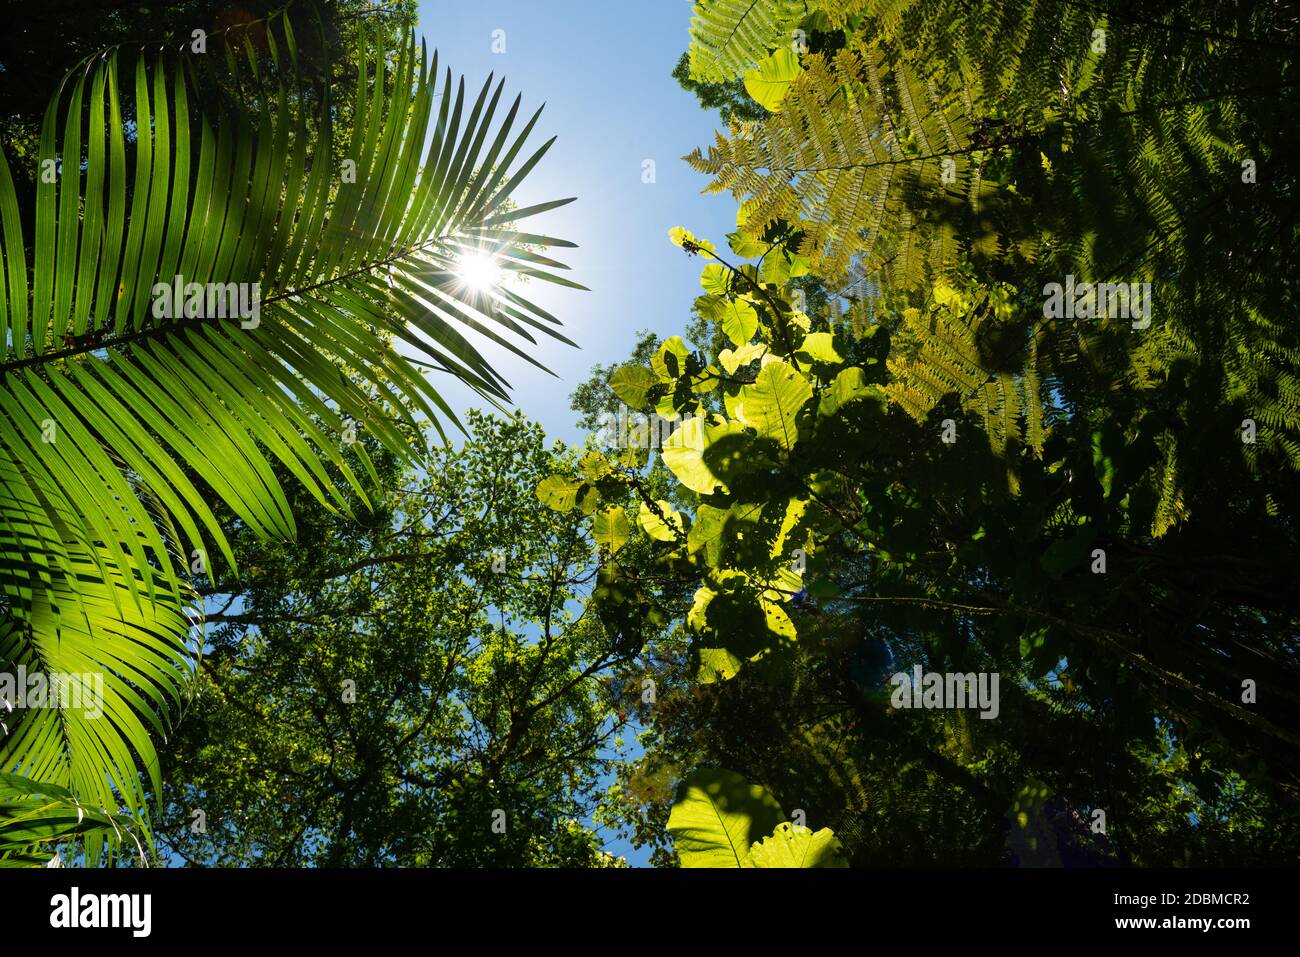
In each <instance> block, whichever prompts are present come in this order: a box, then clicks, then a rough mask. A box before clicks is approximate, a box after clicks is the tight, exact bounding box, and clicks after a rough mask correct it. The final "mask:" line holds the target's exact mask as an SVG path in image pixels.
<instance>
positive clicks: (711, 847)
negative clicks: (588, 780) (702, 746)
mask: <svg viewBox="0 0 1300 957" xmlns="http://www.w3.org/2000/svg"><path fill="white" fill-rule="evenodd" d="M784 818H785V815H784V814H783V813H782V812H781V806H780V805H779V804H777V802H776V799H775V798H774V797H773V796H772V795H771V793H770V792H769V791H768V790H767V789H766V788H763V787H760V786H758V785H756V784H749V783H748V782H747V781H745V779H744V778H742V777H741V776H740V775H739V774H736V773H734V772H732V771H722V770H713V769H701V770H698V771H695V772H693V773H692V774H690V775H689V776H688V777H687V778H686V780H685V781H683V782H682V783H681V785H680V786H679V787H678V796H677V800H676V801H675V802H674V803H673V808H672V811H671V812H670V813H669V815H668V834H669V836H670V837H671V838H672V841H673V847H674V849H675V850H676V851H677V856H678V857H679V858H680V859H681V862H682V866H683V867H742V866H744V863H745V860H746V859H747V858H748V857H749V851H750V847H751V846H752V845H753V844H754V843H755V842H756V841H758V840H759V839H760V838H761V837H762V835H765V834H771V833H772V832H773V831H775V830H776V828H777V825H778V824H780V823H781V821H782V820H783V819H784Z"/></svg>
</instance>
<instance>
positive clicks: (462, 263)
mask: <svg viewBox="0 0 1300 957" xmlns="http://www.w3.org/2000/svg"><path fill="white" fill-rule="evenodd" d="M456 276H457V278H459V279H460V281H461V282H462V283H464V284H465V286H466V287H467V288H469V289H472V290H474V291H475V292H487V291H488V290H490V289H495V288H496V287H497V286H499V285H501V280H502V279H503V278H505V277H504V273H503V270H502V269H501V264H500V263H499V262H498V261H497V259H496V257H495V256H491V255H488V254H487V253H481V252H467V253H465V254H464V255H462V256H460V257H459V258H458V259H457V262H456Z"/></svg>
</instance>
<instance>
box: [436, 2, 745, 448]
mask: <svg viewBox="0 0 1300 957" xmlns="http://www.w3.org/2000/svg"><path fill="white" fill-rule="evenodd" d="M690 13H691V6H690V4H689V3H687V2H685V0H658V2H655V3H631V2H622V3H600V4H594V3H591V2H589V0H586V2H580V0H545V2H538V0H478V2H475V3H469V4H445V3H434V2H432V0H424V2H422V3H421V4H420V26H419V29H420V32H421V33H423V35H424V36H425V38H426V39H427V41H428V44H429V48H430V50H431V51H432V50H433V49H434V48H436V49H437V50H438V51H439V54H440V57H439V68H440V70H441V68H442V65H443V64H445V65H446V66H448V67H450V68H451V70H452V72H453V74H456V73H459V74H462V75H464V76H465V81H466V91H467V94H470V93H472V95H477V93H478V90H479V88H480V87H481V86H482V84H483V81H484V80H485V79H487V77H488V74H490V73H494V74H495V77H496V79H498V80H499V79H501V78H502V77H504V78H505V80H506V92H505V94H504V95H503V102H508V101H509V100H513V97H514V95H515V94H516V93H522V94H523V104H522V107H521V115H523V116H527V115H531V111H532V110H535V109H536V108H537V107H538V106H540V105H542V104H543V103H545V104H546V109H545V110H544V111H543V113H542V117H541V119H540V120H539V121H538V125H537V127H536V128H535V129H534V132H533V135H532V136H531V137H530V141H532V142H533V145H534V148H536V147H539V146H541V145H542V143H544V142H545V141H546V140H547V139H548V138H550V137H551V136H557V137H558V139H557V141H556V142H555V144H554V145H553V146H552V147H551V151H550V152H549V153H548V154H547V156H546V157H545V158H544V159H543V160H542V162H541V164H540V165H539V166H538V167H537V169H535V170H534V171H533V173H532V174H531V176H530V177H529V179H528V181H527V182H526V183H524V184H523V185H522V186H521V187H520V189H519V190H518V192H517V194H516V198H517V199H518V201H519V203H520V205H530V204H532V203H537V202H544V201H546V200H551V199H559V198H562V197H567V196H576V197H577V198H578V199H577V202H575V203H571V204H570V205H568V206H565V207H562V208H560V209H558V210H553V211H551V212H548V213H543V214H541V215H539V216H537V217H535V218H533V219H529V220H525V221H524V222H525V223H526V224H527V228H528V229H530V230H531V231H537V232H545V233H547V234H548V235H552V236H558V237H561V238H564V239H568V240H570V241H572V242H576V243H577V244H578V245H579V248H578V249H574V250H559V251H558V252H559V253H560V255H558V256H556V257H555V258H558V259H561V260H562V261H564V262H565V263H567V264H568V265H570V266H571V267H572V271H571V272H570V273H568V275H569V276H570V277H572V278H573V279H576V280H577V281H578V282H580V283H582V284H583V285H585V286H588V287H589V288H590V290H591V291H590V292H577V291H574V290H569V289H564V288H561V287H557V286H552V285H551V284H549V283H541V282H537V281H532V282H530V283H529V284H528V287H527V290H526V294H527V295H528V296H529V297H530V298H535V299H536V301H537V303H538V305H540V306H542V307H543V308H546V309H547V310H548V311H550V312H551V313H552V314H553V315H555V316H557V317H558V318H560V319H561V320H562V321H563V322H564V327H565V328H564V332H565V334H566V335H567V336H568V337H569V338H570V339H572V340H573V341H574V342H577V343H578V344H579V345H580V346H581V347H582V348H581V349H574V348H572V347H570V346H566V345H564V344H563V343H559V342H556V341H554V340H547V339H539V344H538V347H537V348H536V350H535V352H534V353H533V354H534V356H535V358H537V359H538V360H539V361H540V362H542V363H543V364H544V365H546V366H547V367H548V368H549V369H551V370H552V371H553V372H554V373H555V374H556V376H558V379H557V378H553V377H551V376H548V375H546V374H545V373H542V372H540V371H538V370H537V369H535V368H533V367H532V366H529V365H528V363H526V362H524V361H523V360H521V359H519V358H518V357H516V356H513V355H511V354H510V353H509V352H507V351H506V350H504V349H501V348H500V347H497V346H495V345H493V344H491V343H483V345H482V351H483V352H484V354H485V355H486V356H487V357H488V359H489V360H490V361H491V362H492V363H493V365H494V366H495V367H496V369H497V370H498V371H499V372H500V373H501V374H502V375H503V376H504V377H505V378H506V379H507V381H509V382H510V384H511V386H512V387H513V397H514V400H515V403H516V404H517V405H518V406H519V408H521V409H522V410H523V411H524V412H525V414H527V415H528V416H530V417H531V418H533V419H535V420H537V421H539V422H540V423H541V424H542V425H543V426H544V427H545V428H546V431H547V433H548V434H549V435H550V436H552V437H554V438H563V439H566V440H568V441H576V440H578V439H579V435H578V432H577V429H576V428H575V426H574V420H575V418H576V416H575V415H574V414H573V413H572V412H571V411H570V410H569V394H570V393H571V392H572V391H573V389H574V387H575V386H576V385H577V384H578V383H580V382H582V381H583V380H584V379H586V377H587V375H588V373H589V372H590V370H591V367H592V366H593V365H594V364H596V363H598V362H599V363H607V362H610V361H613V360H616V359H617V360H622V359H625V358H627V355H628V353H629V351H630V350H631V348H632V344H633V342H634V337H635V333H636V331H637V330H639V329H647V328H648V329H653V330H655V331H657V332H659V333H660V334H661V335H663V336H665V337H666V336H670V335H676V334H678V333H680V332H681V331H682V329H683V328H684V327H685V325H686V322H687V320H688V318H689V315H690V307H691V303H692V302H693V300H694V299H695V297H696V296H697V295H699V294H700V287H699V274H700V263H699V262H698V261H696V260H693V259H691V258H689V257H688V256H686V255H685V254H684V253H683V252H682V251H681V250H680V249H678V248H677V247H675V246H673V245H672V244H671V243H670V242H669V241H668V235H667V234H668V230H669V229H670V228H671V227H673V226H679V225H680V226H686V227H687V228H688V229H690V230H691V231H692V232H694V233H696V234H697V235H701V236H707V237H710V238H712V239H715V240H720V239H721V238H722V236H723V234H724V233H726V232H730V231H731V230H733V229H734V228H735V214H736V203H735V201H734V200H733V199H732V198H731V197H730V196H729V195H727V194H722V195H709V196H704V195H701V192H700V191H701V189H702V188H703V187H704V186H705V184H706V183H707V181H708V180H707V177H704V176H702V175H700V174H698V173H696V172H695V171H694V170H692V169H691V168H690V167H689V166H687V165H686V163H684V162H683V161H682V160H681V157H682V156H683V155H684V154H686V153H688V152H690V150H692V149H694V148H695V147H696V146H703V145H706V144H708V143H710V142H712V139H713V131H714V129H715V128H716V127H717V126H718V125H719V122H720V121H719V119H718V116H717V114H716V113H712V112H706V111H705V110H703V109H702V108H701V107H700V106H699V103H698V101H697V100H696V99H695V97H694V96H693V95H691V94H690V93H687V92H686V91H685V90H683V89H681V87H679V86H678V85H677V81H676V80H674V79H673V78H672V76H671V75H670V74H671V73H672V69H673V67H674V66H675V65H676V63H677V59H678V58H679V57H680V56H681V54H682V52H683V51H684V50H685V49H686V46H687V43H688V36H687V28H688V26H689V24H690ZM496 30H503V31H505V33H504V39H505V52H504V53H493V52H492V46H493V31H496ZM647 159H650V160H653V161H654V162H655V180H656V181H655V182H654V183H650V184H647V183H643V182H642V169H643V165H642V164H643V163H644V161H645V160H647ZM480 341H481V340H478V339H476V340H475V342H476V344H478V343H479V342H480ZM438 386H439V388H440V389H441V390H443V391H444V394H445V395H446V396H447V398H448V401H449V402H450V404H451V405H452V407H453V408H455V409H457V410H458V411H460V410H462V409H465V408H467V407H469V406H471V405H473V404H476V403H475V402H474V397H473V396H472V394H470V393H469V391H468V390H466V389H464V388H462V387H460V386H458V385H456V384H455V383H453V382H451V381H449V380H445V379H444V380H442V381H439V382H438ZM477 404H482V403H481V402H479V403H477Z"/></svg>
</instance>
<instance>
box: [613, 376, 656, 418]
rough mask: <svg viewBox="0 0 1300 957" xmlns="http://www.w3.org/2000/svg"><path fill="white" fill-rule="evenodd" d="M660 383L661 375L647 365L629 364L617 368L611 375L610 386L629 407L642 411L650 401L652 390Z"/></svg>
mask: <svg viewBox="0 0 1300 957" xmlns="http://www.w3.org/2000/svg"><path fill="white" fill-rule="evenodd" d="M658 384H659V377H658V376H657V375H655V374H654V373H653V372H651V371H650V370H649V369H647V368H646V367H645V366H633V365H627V366H623V367H621V368H618V369H615V370H614V372H613V374H611V375H610V377H609V387H610V388H611V389H612V390H614V394H615V395H616V396H618V397H619V398H620V399H622V400H623V402H624V403H626V404H627V407H628V408H629V409H634V410H636V411H638V412H639V411H641V410H642V409H644V408H645V407H646V406H647V405H648V404H649V402H650V390H651V389H653V388H654V387H655V386H657V385H658Z"/></svg>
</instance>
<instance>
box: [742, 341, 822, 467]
mask: <svg viewBox="0 0 1300 957" xmlns="http://www.w3.org/2000/svg"><path fill="white" fill-rule="evenodd" d="M812 394H813V393H812V386H811V385H810V384H809V383H808V380H807V379H806V378H804V376H803V375H802V373H800V372H799V371H798V370H797V369H795V368H794V367H793V366H792V365H790V364H789V363H788V362H786V361H785V360H784V359H776V360H774V361H772V362H768V363H765V364H764V365H763V367H762V368H761V369H759V371H758V376H757V377H756V378H755V380H754V384H753V385H747V386H744V387H743V388H742V389H741V397H742V400H743V403H744V405H743V416H744V422H745V424H746V425H749V426H751V427H753V428H754V429H755V430H756V431H757V432H758V434H759V435H760V436H761V437H763V438H769V439H772V440H773V441H775V442H777V443H778V444H780V445H781V446H782V447H783V448H786V449H790V448H793V447H794V444H795V442H797V441H798V439H799V428H798V425H797V424H796V422H795V416H796V415H797V414H798V412H799V410H800V409H801V408H803V405H804V403H805V402H807V401H808V400H809V399H810V398H811V397H812Z"/></svg>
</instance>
